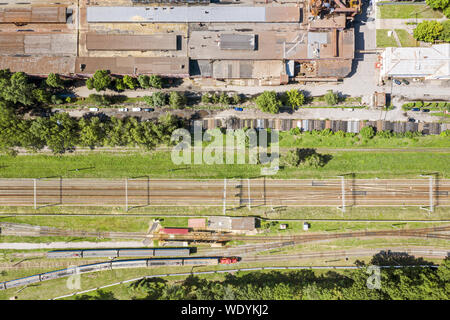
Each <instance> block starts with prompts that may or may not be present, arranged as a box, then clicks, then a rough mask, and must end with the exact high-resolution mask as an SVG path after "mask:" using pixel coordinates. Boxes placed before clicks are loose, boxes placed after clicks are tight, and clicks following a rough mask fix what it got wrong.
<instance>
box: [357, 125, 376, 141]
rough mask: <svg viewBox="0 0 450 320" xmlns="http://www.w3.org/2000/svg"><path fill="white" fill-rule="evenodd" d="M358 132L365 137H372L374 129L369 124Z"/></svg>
mask: <svg viewBox="0 0 450 320" xmlns="http://www.w3.org/2000/svg"><path fill="white" fill-rule="evenodd" d="M359 134H360V135H361V137H363V138H366V139H372V138H373V137H374V136H375V130H374V129H373V128H372V127H371V126H367V127H363V128H362V129H361V130H360V131H359Z"/></svg>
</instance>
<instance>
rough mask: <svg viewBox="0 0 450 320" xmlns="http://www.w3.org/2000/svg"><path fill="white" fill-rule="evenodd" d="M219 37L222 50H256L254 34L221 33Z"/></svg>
mask: <svg viewBox="0 0 450 320" xmlns="http://www.w3.org/2000/svg"><path fill="white" fill-rule="evenodd" d="M219 37H220V42H219V47H220V49H222V50H255V35H254V34H221V35H220V36H219Z"/></svg>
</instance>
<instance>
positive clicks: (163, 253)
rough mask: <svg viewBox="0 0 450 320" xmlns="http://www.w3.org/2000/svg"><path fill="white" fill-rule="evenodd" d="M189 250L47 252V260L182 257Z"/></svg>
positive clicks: (145, 249) (150, 249)
mask: <svg viewBox="0 0 450 320" xmlns="http://www.w3.org/2000/svg"><path fill="white" fill-rule="evenodd" d="M190 250H191V249H190V248H126V249H86V250H83V249H80V250H54V251H49V252H47V258H130V257H169V256H173V257H182V256H189V254H190Z"/></svg>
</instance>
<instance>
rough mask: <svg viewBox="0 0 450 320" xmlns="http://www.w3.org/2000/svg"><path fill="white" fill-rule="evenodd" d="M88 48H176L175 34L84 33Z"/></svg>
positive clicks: (142, 49)
mask: <svg viewBox="0 0 450 320" xmlns="http://www.w3.org/2000/svg"><path fill="white" fill-rule="evenodd" d="M86 48H87V49H88V50H129V51H131V50H139V51H144V50H177V35H175V34H152V35H134V34H133V35H123V34H98V33H88V34H86Z"/></svg>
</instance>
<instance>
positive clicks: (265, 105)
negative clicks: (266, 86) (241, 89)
mask: <svg viewBox="0 0 450 320" xmlns="http://www.w3.org/2000/svg"><path fill="white" fill-rule="evenodd" d="M255 102H256V105H257V106H258V108H259V109H260V110H261V111H263V112H269V113H278V111H279V110H280V107H281V104H282V103H281V101H280V99H278V97H277V94H276V92H275V91H264V92H263V93H261V94H260V95H259V96H258V97H257V98H256V100H255Z"/></svg>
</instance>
